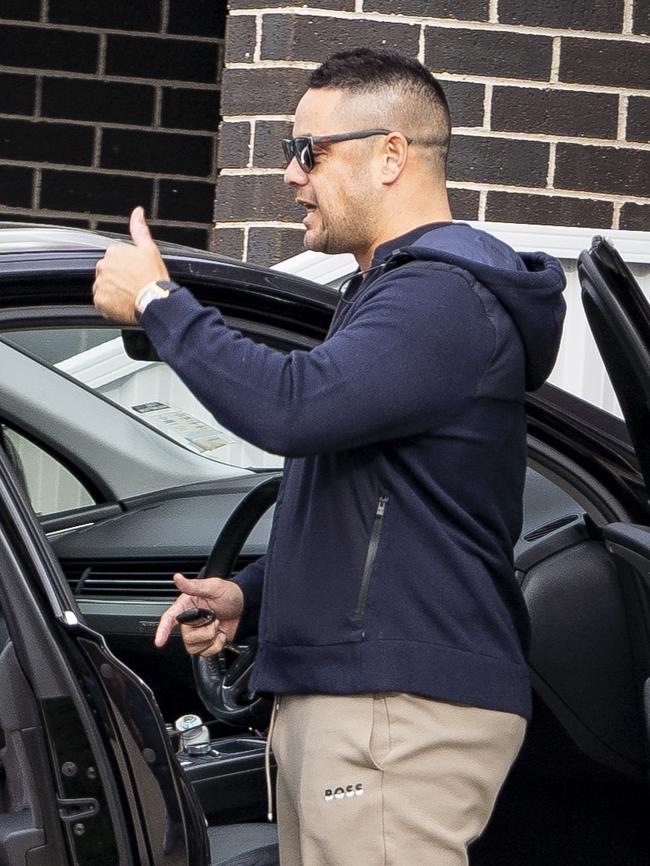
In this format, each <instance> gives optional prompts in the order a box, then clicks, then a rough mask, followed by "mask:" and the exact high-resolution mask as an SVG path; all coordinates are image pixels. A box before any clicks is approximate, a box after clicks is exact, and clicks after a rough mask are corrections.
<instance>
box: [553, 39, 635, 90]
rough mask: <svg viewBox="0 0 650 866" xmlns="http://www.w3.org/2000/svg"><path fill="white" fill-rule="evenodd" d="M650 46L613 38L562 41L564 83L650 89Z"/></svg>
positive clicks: (562, 79) (561, 76)
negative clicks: (649, 75) (649, 87)
mask: <svg viewBox="0 0 650 866" xmlns="http://www.w3.org/2000/svg"><path fill="white" fill-rule="evenodd" d="M649 68H650V45H648V44H647V43H638V42H627V41H624V40H620V41H619V40H617V41H614V40H612V39H577V38H573V37H566V38H563V39H562V47H561V51H560V81H568V82H571V83H572V84H573V83H577V84H604V85H607V86H610V87H643V88H647V87H648V69H649Z"/></svg>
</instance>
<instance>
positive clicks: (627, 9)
mask: <svg viewBox="0 0 650 866" xmlns="http://www.w3.org/2000/svg"><path fill="white" fill-rule="evenodd" d="M633 27H634V0H624V3H623V27H622V29H621V32H622V33H624V34H625V35H628V34H631V33H632V29H633Z"/></svg>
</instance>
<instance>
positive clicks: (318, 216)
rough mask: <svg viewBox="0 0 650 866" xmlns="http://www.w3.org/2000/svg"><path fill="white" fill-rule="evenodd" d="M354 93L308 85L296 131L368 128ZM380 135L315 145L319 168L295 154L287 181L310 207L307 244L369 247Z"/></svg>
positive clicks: (332, 249)
mask: <svg viewBox="0 0 650 866" xmlns="http://www.w3.org/2000/svg"><path fill="white" fill-rule="evenodd" d="M354 104H355V99H354V97H352V96H350V94H346V93H344V92H342V91H340V90H335V89H333V88H322V89H318V90H308V91H307V92H306V93H305V95H304V96H303V97H302V99H301V100H300V102H299V103H298V107H297V108H296V114H295V120H294V125H293V135H294V136H300V135H308V136H319V135H334V134H336V133H341V132H352V131H356V130H358V129H364V128H367V126H368V124H367V123H366V122H365V120H364V117H363V114H359V113H356V114H357V116H356V118H355V111H354ZM376 143H377V139H365V140H356V141H342V142H336V143H332V144H330V145H323V146H321V145H314V158H315V164H314V168H313V169H312V170H311V171H310V172H309V173H306V172H304V171H303V170H302V168H301V167H300V166H299V165H298V162H297V160H296V159H293V160H292V161H291V163H290V164H289V165H288V166H287V169H286V171H285V173H284V182H285V183H286V184H289V185H290V186H292V187H293V189H294V192H295V197H296V201H297V202H298V203H299V204H302V205H303V206H304V207H305V208H306V209H307V215H306V217H305V218H304V220H303V223H304V225H305V227H306V229H307V230H306V232H305V238H304V244H305V247H306V248H307V249H309V250H317V251H318V252H324V253H352V254H353V255H356V256H357V257H359V255H362V256H363V254H364V253H365V252H367V250H369V249H370V247H371V245H372V242H373V240H374V235H375V224H376V221H377V213H378V205H379V198H378V196H379V192H380V189H379V188H378V187H376V186H375V185H374V184H373V172H372V160H373V153H375V149H376Z"/></svg>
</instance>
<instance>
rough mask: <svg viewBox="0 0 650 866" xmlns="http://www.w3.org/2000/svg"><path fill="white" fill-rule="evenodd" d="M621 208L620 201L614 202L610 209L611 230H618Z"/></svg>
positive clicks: (621, 203)
mask: <svg viewBox="0 0 650 866" xmlns="http://www.w3.org/2000/svg"><path fill="white" fill-rule="evenodd" d="M622 208H623V202H622V201H616V202H614V207H613V208H612V228H613V229H618V228H620V227H621V210H622Z"/></svg>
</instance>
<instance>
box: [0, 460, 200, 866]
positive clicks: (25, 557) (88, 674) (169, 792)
mask: <svg viewBox="0 0 650 866" xmlns="http://www.w3.org/2000/svg"><path fill="white" fill-rule="evenodd" d="M209 862H210V851H209V842H208V836H207V832H206V827H205V822H204V818H203V813H202V811H201V809H200V806H199V803H198V800H197V798H196V795H195V794H194V792H193V789H192V787H191V786H190V784H189V782H188V781H187V779H186V778H185V776H184V774H183V773H182V771H181V769H180V766H179V764H178V761H177V760H176V756H175V754H174V752H173V750H172V747H171V741H170V739H169V737H168V735H167V732H166V729H165V724H164V722H163V720H162V717H161V716H160V713H159V711H158V708H157V706H156V704H155V702H154V700H153V696H152V694H151V692H150V691H149V689H148V688H147V686H145V684H144V683H142V682H141V681H140V680H139V679H138V677H136V676H135V675H134V674H133V673H132V672H131V671H130V670H129V669H128V668H126V667H125V666H124V665H123V664H121V663H120V662H119V661H118V660H117V659H116V658H115V657H114V656H113V655H112V654H111V652H110V651H109V650H108V648H107V646H106V643H105V641H104V639H103V637H102V636H101V635H100V634H98V633H97V632H94V631H93V630H92V629H90V628H89V627H87V626H86V625H84V624H83V622H82V619H81V617H80V615H79V611H78V609H77V607H76V603H75V601H74V599H73V598H72V595H71V594H70V591H69V588H68V586H67V584H66V581H65V579H64V577H63V574H62V573H61V572H60V569H59V565H58V563H57V562H56V560H55V558H54V556H53V554H52V551H51V549H50V547H49V545H48V544H47V542H46V539H45V536H44V535H43V531H42V529H41V527H40V526H39V524H38V522H37V520H36V518H35V516H34V514H33V512H32V511H31V509H30V508H29V507H28V506H27V504H26V501H25V498H24V494H23V492H22V490H21V489H20V484H19V483H18V482H17V479H16V475H15V472H14V470H13V469H12V468H11V466H10V463H9V460H8V459H7V457H6V455H5V454H4V453H3V451H2V449H1V448H0V864H2V866H54V864H56V866H68V864H70V866H101V864H106V866H108V864H115V866H118V864H119V866H135V864H138V866H188V864H192V866H208V863H209Z"/></svg>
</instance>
